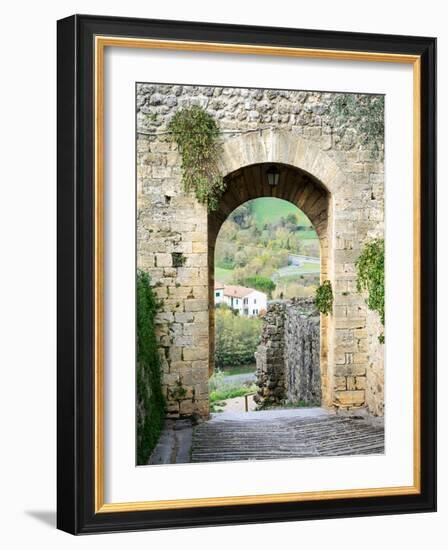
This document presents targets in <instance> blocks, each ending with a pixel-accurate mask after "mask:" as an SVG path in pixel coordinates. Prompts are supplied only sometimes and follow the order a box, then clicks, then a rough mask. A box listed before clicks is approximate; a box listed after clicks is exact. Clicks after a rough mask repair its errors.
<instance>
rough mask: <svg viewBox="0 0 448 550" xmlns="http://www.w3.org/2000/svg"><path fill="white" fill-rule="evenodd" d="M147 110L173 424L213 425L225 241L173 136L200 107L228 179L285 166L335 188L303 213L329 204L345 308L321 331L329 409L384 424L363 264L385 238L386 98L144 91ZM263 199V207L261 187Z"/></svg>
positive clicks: (329, 257) (322, 225)
mask: <svg viewBox="0 0 448 550" xmlns="http://www.w3.org/2000/svg"><path fill="white" fill-rule="evenodd" d="M136 102H137V263H138V267H139V268H141V269H144V270H146V271H147V272H148V273H149V274H150V276H151V280H152V284H153V286H154V289H155V291H156V293H157V296H158V298H159V299H160V301H161V309H160V312H159V314H158V318H157V336H158V339H159V343H160V356H161V359H162V366H163V385H164V391H165V393H166V396H167V403H168V415H169V416H171V417H178V416H189V415H197V416H199V417H202V418H206V417H207V416H208V414H209V404H208V377H209V365H210V355H209V353H210V347H211V342H212V338H211V334H210V327H212V326H213V325H212V323H211V322H210V319H211V316H212V315H213V311H212V310H213V306H212V305H211V301H210V293H209V287H210V283H211V275H210V271H211V270H212V266H213V257H211V256H212V254H211V253H209V251H212V250H213V245H214V242H212V240H213V239H215V238H216V235H215V234H213V235H212V234H211V233H210V217H209V216H208V213H207V211H206V208H205V207H203V206H202V205H200V204H198V202H197V201H196V200H195V198H194V197H193V196H192V195H190V194H186V193H185V192H184V190H183V188H182V176H181V169H180V162H181V157H180V154H179V151H178V150H177V148H176V145H175V144H174V143H173V142H172V141H171V139H170V135H169V134H168V133H167V124H168V122H169V120H170V119H171V117H172V116H173V114H174V113H175V112H176V110H177V109H181V108H183V107H185V106H189V105H193V104H195V105H200V106H202V107H203V108H204V109H205V110H206V111H207V112H209V113H210V114H211V115H212V116H213V117H214V118H215V120H216V121H217V124H218V125H219V128H220V131H221V133H220V140H221V144H220V167H221V172H222V175H223V176H228V175H229V174H230V175H231V174H234V173H235V172H236V171H238V169H240V168H244V167H250V166H256V165H260V166H262V165H263V163H279V165H280V166H289V167H293V168H294V169H297V170H300V171H301V172H302V174H305V175H306V174H308V175H310V177H311V176H312V177H313V178H314V179H313V181H319V182H320V183H321V185H322V188H325V190H326V193H327V196H326V198H325V199H323V198H318V195H316V198H315V197H314V195H313V182H311V181H310V180H308V183H307V184H306V185H304V191H303V193H302V194H301V197H300V199H297V201H296V202H295V204H296V205H298V206H299V207H300V208H301V209H302V210H303V211H304V212H305V214H307V215H308V216H309V217H310V219H311V220H313V213H314V211H315V209H316V204H318V201H321V202H320V203H319V204H318V206H319V205H320V204H321V203H322V204H323V202H322V201H324V203H325V210H323V211H322V213H321V214H320V217H319V219H318V223H319V227H318V228H317V229H318V234H319V237H320V240H321V273H322V277H325V278H328V279H330V280H331V282H332V286H333V292H334V307H333V312H332V315H330V316H329V317H328V319H327V318H326V319H322V320H321V323H320V325H321V334H320V340H321V343H320V345H321V350H320V361H321V382H322V404H323V405H324V406H326V407H328V408H334V407H336V408H340V409H352V408H357V407H368V409H369V410H370V411H371V412H372V413H373V414H377V415H381V414H382V413H383V350H382V346H379V344H378V341H377V336H378V326H377V323H376V319H374V318H373V319H371V315H370V313H368V312H367V309H366V305H365V300H364V297H363V296H360V295H359V294H358V293H357V292H356V271H355V262H356V259H357V257H358V255H359V253H360V251H361V249H362V246H363V245H364V243H365V242H367V241H368V240H370V239H372V238H376V237H382V236H383V231H384V166H383V132H382V129H381V127H375V126H372V127H371V126H370V125H369V124H370V119H371V117H370V115H369V113H370V112H372V109H376V110H377V111H378V110H380V111H381V112H382V109H383V106H384V99H383V97H382V96H375V95H363V94H355V95H353V94H352V95H351V94H338V93H321V92H304V91H288V90H260V89H244V88H226V87H211V86H182V85H165V84H163V85H162V84H138V85H137V97H136ZM390 183H391V185H393V184H397V182H390ZM130 185H131V183H130ZM288 185H289V186H290V190H289V191H288V190H287V189H288ZM294 185H296V184H295V183H294V181H293V179H291V183H288V184H287V185H285V187H284V190H283V191H281V192H282V193H283V194H282V195H281V196H279V198H285V199H286V200H291V198H290V197H292V196H293V195H294V193H293V188H294ZM229 186H230V187H232V186H235V187H234V188H231V189H229V190H228V192H229V193H230V194H232V196H233V197H234V202H233V203H232V205H233V204H234V205H235V206H238V201H241V202H240V203H242V202H244V201H245V200H247V194H246V195H245V194H244V193H243V192H242V191H241V190H240V189H239V188H237V184H236V183H233V180H232V181H231V182H230V183H229ZM251 189H252V191H251V192H252V195H251V198H253V197H254V196H255V195H254V193H255V192H256V189H258V187H257V186H256V185H252V186H251ZM279 192H280V191H279ZM239 193H240V194H239ZM260 196H261V195H260ZM319 197H320V195H319ZM375 315H376V314H375Z"/></svg>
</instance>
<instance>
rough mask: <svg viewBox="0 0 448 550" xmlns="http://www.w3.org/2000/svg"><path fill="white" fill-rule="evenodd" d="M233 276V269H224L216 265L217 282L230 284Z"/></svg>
mask: <svg viewBox="0 0 448 550" xmlns="http://www.w3.org/2000/svg"><path fill="white" fill-rule="evenodd" d="M232 275H233V269H223V268H222V267H217V266H216V265H215V281H219V282H220V283H228V282H229V281H231V279H232Z"/></svg>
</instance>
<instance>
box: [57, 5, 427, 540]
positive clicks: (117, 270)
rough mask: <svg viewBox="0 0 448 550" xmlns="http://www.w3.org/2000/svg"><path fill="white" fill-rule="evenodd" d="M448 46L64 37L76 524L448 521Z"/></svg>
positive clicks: (311, 35)
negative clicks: (441, 343)
mask: <svg viewBox="0 0 448 550" xmlns="http://www.w3.org/2000/svg"><path fill="white" fill-rule="evenodd" d="M435 50H436V41H435V39H434V38H424V37H408V36H395V35H394V36H392V35H388V36H386V35H367V34H356V33H344V32H333V31H316V30H299V29H285V28H265V27H249V26H236V25H221V24H219V25H218V24H211V23H210V24H208V23H207V24H206V23H190V22H179V21H159V20H140V19H126V18H112V17H97V16H88V15H76V16H72V17H69V18H66V19H63V20H61V21H59V22H58V280H59V285H58V527H59V528H60V529H62V530H65V531H67V532H70V533H73V534H81V533H97V532H109V531H124V530H136V529H156V528H167V527H186V526H202V525H226V524H236V523H249V522H268V521H291V520H302V519H317V518H332V517H347V516H360V515H374V514H392V513H407V512H408V513H410V512H424V511H434V510H435V501H436V488H435V480H436V464H435V456H436V455H435V421H436V418H435V410H436V409H435V401H436V393H435V368H436V356H435V353H436V352H435V349H436V347H435V339H436V336H435V335H436V305H435V298H436V252H435V250H436V247H435V245H436V230H435V226H436V224H435V213H436V199H435V179H436V178H435V150H436V149H435Z"/></svg>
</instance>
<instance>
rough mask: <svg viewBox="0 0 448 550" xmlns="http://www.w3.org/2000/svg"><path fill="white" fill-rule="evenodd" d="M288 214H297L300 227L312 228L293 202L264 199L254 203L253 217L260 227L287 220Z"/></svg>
mask: <svg viewBox="0 0 448 550" xmlns="http://www.w3.org/2000/svg"><path fill="white" fill-rule="evenodd" d="M288 214H295V215H296V216H297V220H298V223H299V225H305V226H307V227H311V222H310V220H309V219H308V218H307V217H306V216H305V214H304V213H303V212H302V211H301V210H299V209H298V208H297V206H294V205H293V204H292V203H291V202H288V201H285V200H283V199H275V198H271V197H262V198H259V199H257V200H255V201H254V203H253V215H254V218H255V220H256V222H257V225H258V226H259V227H260V226H261V227H263V225H265V224H266V223H274V222H277V221H278V220H279V219H280V218H285V217H286V216H287V215H288ZM313 233H314V231H313ZM314 234H315V233H314ZM307 238H310V237H307Z"/></svg>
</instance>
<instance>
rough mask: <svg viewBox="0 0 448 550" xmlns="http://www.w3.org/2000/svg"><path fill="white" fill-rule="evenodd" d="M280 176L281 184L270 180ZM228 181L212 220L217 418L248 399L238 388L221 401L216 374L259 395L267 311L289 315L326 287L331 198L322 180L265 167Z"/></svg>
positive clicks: (323, 357)
mask: <svg viewBox="0 0 448 550" xmlns="http://www.w3.org/2000/svg"><path fill="white" fill-rule="evenodd" d="M273 172H275V173H276V174H277V177H276V180H277V181H275V182H273V181H272V178H269V175H270V173H273ZM226 180H227V188H226V192H225V193H224V195H223V197H222V198H221V201H220V204H219V207H218V209H217V210H216V211H215V212H212V213H211V214H210V215H209V218H208V246H209V251H208V257H209V311H210V331H209V339H210V349H209V355H210V361H209V365H210V371H209V375H210V376H211V377H212V376H213V378H212V386H211V387H212V395H211V410H212V411H215V410H216V407H215V405H214V404H215V402H216V401H217V400H218V401H219V398H220V397H222V396H224V395H227V396H230V395H233V393H235V395H237V394H238V393H241V394H243V393H244V388H243V387H239V388H235V391H233V392H232V391H230V389H229V391H228V392H224V393H223V395H222V396H221V395H220V393H219V392H217V391H216V390H217V388H216V384H215V379H216V374H215V373H216V372H217V371H219V373H220V374H219V378H218V383H224V384H225V385H226V386H227V387H228V388H230V387H231V384H229V379H228V378H226V377H225V375H226V374H227V375H228V374H229V367H233V368H234V372H235V373H236V374H237V376H238V378H237V379H238V380H239V381H241V382H243V383H246V385H247V388H248V389H247V392H246V393H252V394H253V393H254V387H253V386H250V382H251V381H253V376H254V374H255V373H254V349H253V348H254V346H255V347H256V345H257V344H259V342H260V338H261V336H262V331H263V325H266V319H264V317H265V315H266V313H267V311H268V309H269V312H268V315H269V316H271V317H272V315H278V314H279V313H278V312H279V311H280V310H281V311H282V312H283V313H281V315H284V311H285V310H284V308H285V307H286V308H288V307H290V306H291V300H293V301H294V300H295V299H300V298H306V297H310V298H311V297H312V296H314V291H315V288H316V286H317V285H318V284H319V281H320V280H325V279H326V278H328V273H327V269H328V245H327V228H328V218H329V199H330V195H329V193H328V191H327V190H326V189H325V187H324V186H323V185H322V184H321V183H320V182H319V181H318V180H317V179H316V178H314V177H313V176H312V175H311V174H309V173H307V172H305V171H303V170H301V169H298V168H296V167H293V166H290V165H286V164H281V163H260V164H254V165H250V166H246V167H243V168H240V169H238V170H236V171H235V172H232V173H231V174H228V176H227V178H226ZM272 183H274V185H272ZM306 302H307V300H305V302H304V303H303V304H302V302H301V304H300V305H301V307H302V305H304V306H306ZM278 304H279V305H278ZM294 304H295V305H294V307H295V308H296V307H297V303H296V302H294ZM288 311H289V310H288ZM276 322H277V321H274V323H276ZM326 324H327V323H326V319H325V318H322V319H318V325H317V330H318V336H317V345H318V346H319V350H318V359H317V360H318V362H319V380H318V382H317V384H318V386H319V390H318V394H319V395H318V399H319V403H318V404H321V402H325V396H326V391H327V388H326V375H327V342H326V337H327V330H326V328H327V326H326ZM232 331H233V332H234V334H232ZM235 331H236V332H237V333H238V334H236V333H235ZM264 337H265V336H264ZM281 337H282V338H283V335H282V336H281ZM272 345H273V346H275V344H272ZM291 345H294V343H292V344H291ZM261 351H263V348H261ZM259 352H260V349H259ZM257 362H258V363H261V362H262V359H260V360H257ZM251 373H252V374H251ZM235 380H236V379H235ZM269 383H270V384H271V382H269ZM269 393H272V392H269ZM313 395H314V394H313ZM231 398H232V397H230V399H231ZM282 399H283V396H282ZM240 403H241V404H239V407H241V406H243V405H242V404H244V407H245V409H246V410H247V408H248V407H249V409H250V407H251V406H252V407H254V406H255V405H254V404H251V399H249V400H248V399H247V398H246V399H245V400H242V399H241V400H240ZM315 404H317V396H316V402H315ZM218 405H219V403H218ZM218 410H219V408H218Z"/></svg>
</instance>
